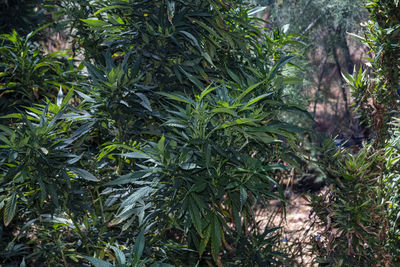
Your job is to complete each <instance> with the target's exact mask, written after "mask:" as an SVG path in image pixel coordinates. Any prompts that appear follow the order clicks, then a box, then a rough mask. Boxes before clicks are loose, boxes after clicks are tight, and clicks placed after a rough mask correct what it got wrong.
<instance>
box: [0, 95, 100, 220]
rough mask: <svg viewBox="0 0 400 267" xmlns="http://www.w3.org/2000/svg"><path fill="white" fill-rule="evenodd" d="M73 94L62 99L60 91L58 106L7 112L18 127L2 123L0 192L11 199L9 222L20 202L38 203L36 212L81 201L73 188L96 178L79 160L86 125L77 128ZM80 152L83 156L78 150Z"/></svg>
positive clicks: (7, 210) (6, 211) (7, 213)
mask: <svg viewBox="0 0 400 267" xmlns="http://www.w3.org/2000/svg"><path fill="white" fill-rule="evenodd" d="M72 94H73V91H70V92H69V94H68V95H67V97H66V98H64V99H63V96H62V91H61V90H60V93H59V95H58V98H57V103H55V104H53V103H50V102H49V103H48V104H47V105H46V106H38V108H36V107H35V108H33V107H31V108H28V112H27V113H16V114H9V115H6V116H3V118H12V119H17V121H15V122H13V128H14V130H11V129H10V128H9V127H7V126H4V125H1V126H0V129H1V130H2V133H1V135H0V139H1V146H0V153H1V154H2V159H1V161H0V162H1V167H0V168H1V175H0V177H1V190H2V191H3V192H5V195H3V196H2V198H3V200H2V201H6V202H7V204H6V205H5V208H4V225H5V226H7V225H9V224H10V222H11V220H12V218H13V217H14V216H15V214H16V211H17V202H18V203H20V204H21V205H22V206H33V207H35V211H36V212H40V213H43V212H45V213H54V212H55V209H56V208H66V207H69V205H76V204H77V203H73V201H72V200H69V199H71V198H72V197H73V195H74V193H73V191H74V189H73V188H75V190H77V187H78V188H79V189H80V185H79V184H80V183H82V182H80V179H83V180H82V181H85V180H86V181H98V179H97V178H95V177H94V176H93V175H92V174H90V173H89V172H87V171H85V170H83V169H81V168H79V167H78V166H79V164H77V162H78V161H79V160H80V159H81V158H82V157H83V156H84V151H80V150H81V149H79V143H81V141H80V140H79V138H81V137H82V136H83V135H84V134H85V133H86V132H87V130H88V129H87V127H86V126H85V125H83V126H81V127H79V128H78V125H79V122H78V121H79V120H81V121H82V117H83V119H84V116H82V115H80V114H74V112H71V111H73V110H72V109H71V107H69V106H68V101H69V100H70V99H71V97H72ZM66 117H69V118H68V119H66ZM77 124H78V125H77ZM71 151H74V153H71ZM78 152H81V154H75V153H78ZM77 185H79V186H77ZM65 188H69V189H70V190H71V191H65ZM69 208H71V207H69ZM37 215H39V214H37V213H36V214H35V213H34V214H32V215H31V216H37Z"/></svg>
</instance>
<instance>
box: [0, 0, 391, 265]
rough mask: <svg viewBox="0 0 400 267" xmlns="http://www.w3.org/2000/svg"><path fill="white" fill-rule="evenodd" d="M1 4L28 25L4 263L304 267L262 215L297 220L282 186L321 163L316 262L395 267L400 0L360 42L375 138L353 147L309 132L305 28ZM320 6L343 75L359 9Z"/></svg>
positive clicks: (202, 11)
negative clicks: (55, 35) (348, 33)
mask: <svg viewBox="0 0 400 267" xmlns="http://www.w3.org/2000/svg"><path fill="white" fill-rule="evenodd" d="M3 2H4V3H3ZM3 2H1V4H0V7H2V8H4V7H7V8H6V9H1V10H0V12H8V10H10V9H11V8H13V9H15V10H22V9H23V10H24V12H23V13H21V18H24V19H23V21H24V22H26V23H28V24H29V25H25V24H24V23H23V22H21V21H19V20H15V21H13V22H12V25H13V26H14V27H13V29H12V28H11V27H10V28H5V27H4V28H2V29H1V31H2V33H3V34H2V35H0V115H1V116H0V123H1V124H0V211H1V221H2V222H1V224H0V264H6V265H20V266H26V265H29V266H36V265H39V266H41V265H44V266H89V265H94V266H99V267H100V266H166V267H167V266H251V265H255V266H271V265H273V266H282V265H287V266H293V265H295V264H296V262H295V261H296V259H293V255H291V254H290V250H289V249H288V246H290V244H289V242H287V243H286V244H285V243H284V242H285V241H284V240H285V238H282V236H281V230H280V227H279V224H282V221H281V222H280V223H278V227H276V226H277V225H276V224H274V225H273V224H272V218H267V219H268V220H265V221H264V222H260V221H259V218H258V217H257V215H256V212H257V211H259V210H263V209H268V208H269V209H272V207H271V202H274V203H275V205H278V206H280V207H282V208H281V209H280V212H281V213H280V214H279V216H280V217H281V218H282V219H284V218H285V207H286V198H285V197H286V196H285V194H284V188H283V187H282V185H281V184H282V180H283V179H285V178H287V175H288V172H291V173H292V175H293V176H294V175H295V173H296V172H295V171H294V169H296V171H301V170H304V169H307V168H308V167H307V166H306V165H312V166H314V168H316V169H318V172H319V174H318V175H320V176H321V177H324V178H325V183H326V185H327V187H326V188H325V189H324V190H323V191H322V193H321V194H316V195H312V196H311V198H310V205H311V206H312V208H313V214H314V215H315V216H316V217H317V218H319V227H320V228H318V230H317V231H318V233H317V236H316V238H315V239H313V240H312V244H311V245H312V247H313V249H314V250H313V253H312V257H313V259H312V260H313V261H314V262H316V263H319V264H320V265H329V266H330V265H332V266H370V265H371V266H372V265H373V266H375V265H377V266H378V265H379V264H381V265H384V264H386V265H388V266H389V265H390V264H391V263H392V262H395V261H396V260H397V261H398V257H399V249H398V246H399V241H398V240H399V230H398V225H399V222H398V213H399V209H398V199H399V192H398V191H399V190H398V178H399V170H398V164H397V163H398V160H399V144H398V142H399V123H398V119H395V118H394V117H395V116H397V113H396V105H397V102H398V99H397V97H398V96H397V95H396V93H397V91H395V90H397V89H396V88H398V61H396V60H395V59H396V58H398V51H399V49H398V44H397V42H398V39H396V38H397V37H398V32H399V31H398V25H397V24H398V19H397V17H396V16H397V15H396V14H397V13H398V12H397V11H398V8H399V7H398V5H399V4H398V2H396V1H389V0H387V1H378V0H374V1H371V2H370V3H368V5H367V7H368V8H369V10H370V12H371V19H372V20H373V21H372V22H370V23H368V25H367V26H368V27H367V28H368V32H367V33H366V34H365V35H364V36H365V38H361V37H359V38H361V39H362V40H363V42H364V43H366V44H367V45H368V46H369V48H370V49H371V52H372V53H374V54H373V57H372V58H371V59H370V61H369V65H368V66H369V67H370V68H373V69H372V71H370V72H368V71H366V70H365V69H366V68H365V67H364V68H362V67H361V68H354V69H355V71H354V72H353V73H351V74H348V73H347V72H346V71H343V79H344V80H345V81H346V82H347V86H348V87H349V88H351V90H352V92H353V96H354V98H355V105H356V107H358V111H359V112H360V116H364V117H365V118H371V120H370V126H371V128H372V132H373V133H374V134H373V135H372V136H374V137H375V140H373V138H371V140H366V141H368V144H367V142H365V143H364V144H363V145H362V147H355V146H350V147H348V148H345V147H346V145H345V144H342V143H338V142H334V141H333V140H331V139H327V140H323V141H321V144H319V143H317V142H316V141H315V140H318V139H317V138H315V136H314V134H313V133H312V131H311V130H310V129H304V128H303V127H304V125H310V124H311V123H307V122H306V120H309V121H310V122H311V121H312V119H310V115H309V114H308V113H307V111H306V110H307V108H306V107H305V106H304V104H305V103H307V101H303V100H304V99H302V97H303V95H301V96H300V94H301V93H302V92H298V91H296V90H303V89H302V88H303V84H302V77H304V68H306V67H307V64H308V63H307V60H308V59H307V55H306V54H307V52H306V51H307V49H306V45H305V43H304V42H303V41H304V40H305V39H303V36H301V35H300V34H305V33H306V31H308V29H303V28H302V27H300V26H299V25H300V24H299V25H297V26H296V27H299V28H296V27H292V28H291V26H289V25H284V26H282V27H274V26H273V25H271V24H269V23H268V22H267V21H264V20H262V19H260V18H259V17H261V14H262V12H264V11H265V10H266V8H265V7H255V6H252V5H249V4H246V3H244V1H235V0H225V1H220V0H189V1H183V0H182V1H181V0H176V1H169V0H157V1H150V0H144V1H137V0H119V1H111V0H92V1H83V0H73V1H49V2H47V1H46V2H45V1H43V2H42V1H37V2H35V1H30V2H29V4H32V5H34V7H35V8H33V11H32V10H31V9H30V8H31V6H30V5H24V3H25V1H16V2H13V3H12V4H11V1H3ZM269 2H271V1H269ZM297 2H301V3H303V2H305V1H296V3H295V4H296V5H297V4H298V3H297ZM307 3H308V4H307ZM307 3H306V4H307V5H305V6H306V7H307V6H308V5H310V6H316V7H318V8H319V9H321V10H322V11H321V12H322V13H321V14H320V15H321V16H327V17H328V18H331V19H332V20H333V23H331V24H329V23H328V26H329V27H333V28H334V29H335V32H336V33H337V35H335V36H336V37H338V36H339V37H340V38H341V39H339V40H336V41H337V42H333V39H332V38H333V37H332V36H330V38H331V39H329V40H330V42H327V43H329V44H330V45H331V47H330V50H329V51H330V52H329V53H332V55H333V57H334V59H335V60H336V61H338V60H339V59H338V55H337V51H336V49H335V46H340V45H341V44H343V42H344V43H346V38H345V36H344V34H345V29H348V28H346V27H344V26H343V28H342V26H341V24H340V23H339V21H340V20H344V19H345V17H346V14H347V13H348V12H347V11H348V10H352V9H354V6H353V5H356V2H354V3H352V4H351V5H350V4H349V5H347V6H344V7H343V8H341V6H340V5H338V3H339V1H332V3H331V5H333V7H334V8H335V9H340V10H342V11H343V12H342V13H340V14H339V15H337V14H336V15H335V14H333V13H331V12H330V11H329V7H330V6H327V7H325V6H324V5H323V2H322V1H314V2H313V1H307ZM270 4H271V3H270ZM281 4H282V3H281ZM4 5H5V6H4ZM277 6H280V4H279V5H275V7H277ZM25 8H27V9H29V10H25ZM3 10H5V11H3ZM304 11H306V9H304ZM285 12H286V13H285V14H291V13H290V12H289V11H285ZM2 14H3V13H2ZM42 14H44V15H45V17H44V18H45V19H44V20H41V18H42V17H41V16H42ZM307 14H308V15H310V14H309V13H307ZM357 14H358V13H357ZM310 16H312V14H311V15H310ZM305 17H306V16H304V18H305ZM33 21H34V22H33ZM47 22H50V24H46V23H47ZM311 23H312V22H311ZM52 25H53V26H54V27H53V28H51V30H48V32H47V33H51V32H53V31H58V30H62V31H65V32H69V34H70V40H66V41H68V42H70V47H71V49H70V50H68V51H57V52H54V53H50V52H48V51H49V50H46V47H44V46H43V45H41V44H43V42H42V41H41V38H43V37H44V36H46V35H41V33H43V32H44V31H46V29H49V27H50V26H52ZM321 25H322V24H321ZM31 26H34V28H31ZM313 26H314V24H313V25H311V27H313ZM7 29H8V30H9V31H7ZM290 29H294V30H295V31H297V33H298V34H291V33H290V31H289V30H290ZM314 33H315V32H314ZM310 36H312V35H310ZM300 40H302V41H300ZM346 44H347V43H346ZM347 48H348V47H347ZM347 48H343V51H345V50H346V49H347ZM389 64H391V65H390V67H389ZM349 69H352V68H346V69H345V70H349ZM356 69H359V70H358V71H356ZM391 118H392V119H391ZM390 119H391V120H392V121H390ZM389 136H390V138H389ZM310 140H311V141H310ZM310 142H315V144H311V145H310ZM305 144H306V145H305ZM300 175H301V174H300ZM276 203H278V204H276ZM321 229H323V230H321Z"/></svg>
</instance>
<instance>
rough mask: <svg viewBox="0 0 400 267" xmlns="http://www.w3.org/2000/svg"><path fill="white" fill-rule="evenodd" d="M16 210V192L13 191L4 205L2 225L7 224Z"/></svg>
mask: <svg viewBox="0 0 400 267" xmlns="http://www.w3.org/2000/svg"><path fill="white" fill-rule="evenodd" d="M16 210H17V193H16V192H13V193H12V194H11V196H10V197H9V198H8V200H7V204H6V207H5V209H4V225H5V226H8V225H9V224H10V222H11V221H12V219H13V218H14V216H15V212H16Z"/></svg>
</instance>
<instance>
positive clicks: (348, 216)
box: [311, 142, 390, 266]
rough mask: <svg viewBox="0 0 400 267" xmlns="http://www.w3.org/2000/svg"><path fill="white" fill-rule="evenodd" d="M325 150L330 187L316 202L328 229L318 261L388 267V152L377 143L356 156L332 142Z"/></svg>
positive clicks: (316, 245)
mask: <svg viewBox="0 0 400 267" xmlns="http://www.w3.org/2000/svg"><path fill="white" fill-rule="evenodd" d="M323 149H324V150H325V151H326V152H325V153H324V155H323V158H322V165H323V166H325V167H324V171H325V173H326V175H327V180H328V184H330V186H329V189H327V190H326V192H324V193H322V194H321V195H318V196H313V197H312V199H311V205H312V207H313V212H315V214H316V215H317V216H318V218H319V219H320V221H321V226H322V227H323V228H324V229H323V231H322V232H321V233H319V236H317V238H316V239H315V242H314V249H315V250H314V251H315V253H316V254H317V255H318V256H319V257H318V258H317V259H316V261H317V262H319V263H321V264H326V265H334V266H378V264H382V265H383V266H384V264H383V263H384V262H386V263H389V262H390V256H389V255H388V252H387V250H386V249H385V247H384V243H385V235H386V231H387V215H386V211H385V204H384V203H383V202H382V199H383V168H384V162H385V161H384V160H385V158H384V156H383V152H382V151H381V150H375V149H374V148H373V145H372V144H365V146H364V147H363V148H362V149H361V150H360V151H359V152H357V153H355V154H352V153H351V151H349V150H347V149H342V150H337V149H336V148H335V147H334V146H333V144H332V143H328V142H326V143H325V146H324V147H323Z"/></svg>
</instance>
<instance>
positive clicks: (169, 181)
mask: <svg viewBox="0 0 400 267" xmlns="http://www.w3.org/2000/svg"><path fill="white" fill-rule="evenodd" d="M257 86H261V84H255V85H254V86H252V87H250V88H248V89H246V90H243V91H241V90H240V89H239V88H236V89H235V88H227V87H226V86H225V85H221V86H218V87H209V88H206V89H205V90H204V91H202V93H201V94H199V95H196V96H195V98H190V97H187V96H184V95H181V94H167V93H160V94H161V95H163V96H165V97H167V99H169V101H168V102H169V104H165V108H166V111H167V116H166V117H165V118H166V119H165V122H164V124H163V126H164V127H165V130H164V131H163V133H164V136H163V137H162V138H161V139H160V140H159V142H158V143H152V142H148V145H146V146H144V147H142V149H140V150H137V149H134V148H132V152H128V153H124V154H121V156H122V157H125V158H127V159H135V160H136V161H137V164H138V166H141V169H138V170H137V171H135V172H133V173H128V174H126V175H124V176H121V177H120V178H118V179H117V180H114V181H112V182H111V183H109V184H108V185H110V186H117V185H123V186H124V188H126V189H125V190H123V189H121V190H122V191H121V190H117V191H116V192H115V193H113V194H112V195H111V196H110V198H115V197H117V196H119V195H121V194H123V195H125V197H124V198H123V201H122V203H121V206H120V208H119V212H118V213H117V216H116V219H115V220H114V221H113V222H112V224H119V223H122V222H127V223H126V225H125V226H123V228H127V227H128V226H129V225H131V224H132V223H134V221H135V220H136V218H137V220H138V223H139V225H141V224H143V223H146V224H152V223H153V222H154V220H155V221H157V222H158V223H157V224H155V225H153V227H152V228H151V229H153V232H154V233H156V234H155V236H154V238H156V239H165V238H166V237H167V236H168V235H167V233H170V235H171V234H173V235H174V236H175V237H176V240H177V241H178V242H179V243H186V244H187V245H188V247H189V248H190V249H195V250H197V251H198V253H199V255H200V256H202V255H203V254H205V256H204V257H207V254H208V255H209V254H211V255H212V257H213V259H214V260H215V261H216V262H219V256H218V255H219V253H220V252H221V251H222V249H223V248H224V249H226V250H227V251H226V252H225V255H224V256H222V261H223V262H225V261H226V260H229V257H230V255H231V254H233V255H235V254H236V255H237V257H238V258H240V255H242V254H241V253H243V252H240V251H239V250H238V249H237V248H236V246H238V242H239V240H240V239H242V238H243V237H244V233H245V232H246V230H245V229H248V227H255V226H256V223H257V222H256V221H255V217H254V212H253V206H254V205H256V204H257V203H264V205H265V204H267V203H268V198H277V199H280V200H283V196H282V194H280V195H276V194H274V193H272V192H271V188H272V187H273V185H278V184H277V181H275V180H274V179H272V178H271V177H272V176H273V173H274V170H276V169H286V168H287V167H285V166H283V165H280V164H276V163H278V162H279V161H280V160H281V159H282V158H287V159H288V160H290V157H289V156H288V155H285V150H286V149H285V147H286V146H287V145H289V144H290V141H291V140H292V141H293V140H294V139H295V137H296V134H295V132H294V131H293V129H294V130H297V129H296V127H293V126H290V125H287V124H284V123H281V122H279V121H278V120H276V118H277V114H278V113H277V112H276V110H277V109H276V107H274V104H275V105H277V106H282V103H279V102H278V101H276V100H275V101H274V100H273V93H266V94H263V95H260V96H256V95H254V94H253V91H254V90H256V88H257ZM283 137H285V138H286V142H283ZM265 147H267V148H269V149H268V150H265ZM287 149H288V150H289V151H292V149H289V148H287ZM263 150H264V151H263ZM139 162H141V163H140V165H139ZM127 185H129V188H127V187H126V186H127ZM125 191H126V193H124V192H125ZM146 213H148V214H149V217H146V216H145V214H146ZM227 222H231V223H233V225H232V226H230V225H228V224H227ZM267 233H268V232H267ZM265 236H267V234H265ZM164 242H167V240H164ZM249 242H251V241H249ZM268 247H269V248H270V250H269V251H265V250H264V251H263V255H260V258H264V261H262V263H263V264H270V263H271V262H274V260H275V259H274V255H275V254H274V253H273V250H274V249H276V248H274V245H273V244H269V246H268ZM205 251H206V252H207V253H205ZM266 255H269V256H266ZM225 258H226V260H224V259H225ZM243 260H244V259H243ZM250 260H251V259H249V258H247V259H246V260H245V261H244V262H248V263H249V264H250V263H251V261H250ZM226 262H229V261H226ZM244 262H243V261H242V263H244Z"/></svg>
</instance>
